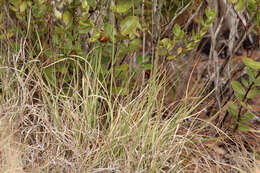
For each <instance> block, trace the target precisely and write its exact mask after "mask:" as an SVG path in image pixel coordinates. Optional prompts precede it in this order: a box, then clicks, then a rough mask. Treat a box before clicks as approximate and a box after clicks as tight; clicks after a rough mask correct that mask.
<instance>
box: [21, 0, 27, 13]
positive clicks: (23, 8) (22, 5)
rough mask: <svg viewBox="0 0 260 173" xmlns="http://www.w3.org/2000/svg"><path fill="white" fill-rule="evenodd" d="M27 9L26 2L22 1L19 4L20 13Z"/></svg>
mask: <svg viewBox="0 0 260 173" xmlns="http://www.w3.org/2000/svg"><path fill="white" fill-rule="evenodd" d="M26 8H27V2H26V1H23V2H22V3H21V4H20V12H22V13H23V12H24V11H25V10H26Z"/></svg>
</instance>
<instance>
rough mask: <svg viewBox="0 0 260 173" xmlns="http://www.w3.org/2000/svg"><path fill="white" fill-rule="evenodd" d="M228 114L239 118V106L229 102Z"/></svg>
mask: <svg viewBox="0 0 260 173" xmlns="http://www.w3.org/2000/svg"><path fill="white" fill-rule="evenodd" d="M228 112H229V113H230V114H232V115H233V116H234V117H237V114H238V106H237V105H236V104H235V103H232V102H229V106H228Z"/></svg>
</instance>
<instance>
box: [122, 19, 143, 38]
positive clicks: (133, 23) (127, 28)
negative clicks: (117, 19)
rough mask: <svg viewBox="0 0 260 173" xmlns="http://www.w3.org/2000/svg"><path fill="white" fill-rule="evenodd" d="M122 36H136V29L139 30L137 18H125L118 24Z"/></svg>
mask: <svg viewBox="0 0 260 173" xmlns="http://www.w3.org/2000/svg"><path fill="white" fill-rule="evenodd" d="M120 27H121V33H122V35H124V36H126V35H128V34H133V33H134V34H136V29H137V28H139V29H141V25H140V23H139V18H138V17H136V16H128V17H126V18H125V19H124V20H123V21H122V22H121V24H120Z"/></svg>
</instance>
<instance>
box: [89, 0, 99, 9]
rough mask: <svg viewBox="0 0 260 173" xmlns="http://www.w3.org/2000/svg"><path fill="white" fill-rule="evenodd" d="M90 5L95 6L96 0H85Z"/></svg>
mask: <svg viewBox="0 0 260 173" xmlns="http://www.w3.org/2000/svg"><path fill="white" fill-rule="evenodd" d="M87 1H88V5H89V6H90V7H96V5H97V2H96V1H95V0H87Z"/></svg>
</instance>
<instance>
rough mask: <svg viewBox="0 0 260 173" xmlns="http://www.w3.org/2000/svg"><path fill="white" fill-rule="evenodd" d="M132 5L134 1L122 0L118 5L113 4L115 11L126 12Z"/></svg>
mask: <svg viewBox="0 0 260 173" xmlns="http://www.w3.org/2000/svg"><path fill="white" fill-rule="evenodd" d="M131 7H132V1H129V0H120V1H119V2H118V4H117V5H113V6H111V10H112V11H113V12H114V13H125V12H127V11H128V10H129V9H130V8H131Z"/></svg>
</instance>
